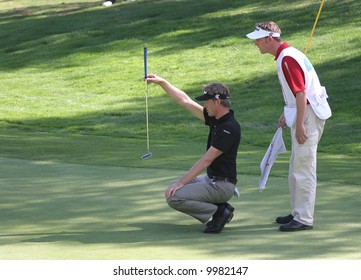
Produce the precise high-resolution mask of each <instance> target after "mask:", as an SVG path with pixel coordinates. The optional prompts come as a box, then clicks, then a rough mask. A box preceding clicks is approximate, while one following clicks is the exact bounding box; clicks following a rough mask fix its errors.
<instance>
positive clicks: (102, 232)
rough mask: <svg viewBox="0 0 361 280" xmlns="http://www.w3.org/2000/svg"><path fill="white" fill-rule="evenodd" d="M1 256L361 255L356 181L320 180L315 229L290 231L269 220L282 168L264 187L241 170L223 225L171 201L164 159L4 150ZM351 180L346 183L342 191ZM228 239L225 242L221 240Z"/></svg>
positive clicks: (278, 201)
mask: <svg viewBox="0 0 361 280" xmlns="http://www.w3.org/2000/svg"><path fill="white" fill-rule="evenodd" d="M0 166H1V172H2V176H1V181H0V182H1V184H2V187H1V189H0V194H1V195H0V218H1V221H2V222H1V225H0V231H1V234H0V247H1V253H0V259H15V260H16V259H25V260H28V259H33V260H34V259H35V260H37V259H40V260H44V259H55V260H63V259H71V260H76V259H84V260H91V259H98V260H100V259H107V260H110V259H119V260H139V259H141V260H167V259H168V260H169V259H172V260H173V259H174V260H184V259H189V260H203V259H204V260H208V259H214V260H226V259H233V260H237V259H254V260H290V259H294V260H303V259H313V260H319V259H324V260H332V259H334V260H339V259H360V258H361V253H360V248H361V241H360V239H359V238H358V234H359V232H360V224H361V219H360V217H359V215H356V214H355V215H346V214H345V213H347V212H348V211H349V209H358V205H359V201H358V199H354V197H358V196H359V194H360V190H359V186H352V185H338V184H329V183H324V182H322V183H320V184H319V188H318V197H319V198H318V204H317V210H316V221H317V222H316V224H315V229H314V230H313V231H306V232H300V233H296V234H291V235H290V234H287V233H282V232H280V231H278V225H277V224H274V223H273V222H272V221H273V219H274V217H275V216H276V215H278V214H279V213H280V212H282V211H284V209H287V208H288V194H287V191H285V189H286V186H285V185H284V180H283V178H271V179H270V181H269V184H268V187H269V189H268V190H266V191H264V192H262V193H259V191H258V189H257V187H256V185H257V182H258V179H259V177H258V176H252V175H240V177H239V180H240V181H241V182H242V188H241V199H236V198H233V199H232V200H231V203H232V205H234V206H235V207H236V215H235V217H234V219H233V220H232V222H231V223H230V224H229V225H227V226H226V228H225V229H224V231H223V232H222V234H221V236H220V235H216V236H214V235H204V234H203V233H202V229H203V225H201V224H200V223H196V222H194V220H193V218H190V217H189V218H187V217H185V216H184V215H183V214H181V213H177V212H175V211H171V210H170V209H169V208H168V206H167V205H166V203H165V201H164V197H163V191H164V188H165V187H164V186H165V185H167V183H168V182H170V181H172V180H173V179H176V178H177V176H179V175H180V174H181V172H179V171H174V170H166V169H149V168H147V169H140V168H124V167H104V166H91V165H78V164H59V163H54V162H51V161H26V160H18V159H12V160H10V159H0ZM345 190H346V191H345ZM225 240H226V242H225Z"/></svg>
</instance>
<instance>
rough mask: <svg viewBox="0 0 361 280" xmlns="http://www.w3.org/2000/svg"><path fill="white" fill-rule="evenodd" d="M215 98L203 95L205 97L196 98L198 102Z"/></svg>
mask: <svg viewBox="0 0 361 280" xmlns="http://www.w3.org/2000/svg"><path fill="white" fill-rule="evenodd" d="M213 98H214V96H213V95H210V94H203V95H200V96H197V97H196V100H197V101H206V100H209V99H213Z"/></svg>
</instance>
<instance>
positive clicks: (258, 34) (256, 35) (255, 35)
mask: <svg viewBox="0 0 361 280" xmlns="http://www.w3.org/2000/svg"><path fill="white" fill-rule="evenodd" d="M246 36H247V37H248V38H249V39H252V40H256V39H260V38H264V37H268V36H271V37H276V38H279V37H281V34H280V33H277V32H272V31H267V30H264V29H262V28H260V27H256V29H255V30H254V31H253V32H251V33H248V34H247V35H246Z"/></svg>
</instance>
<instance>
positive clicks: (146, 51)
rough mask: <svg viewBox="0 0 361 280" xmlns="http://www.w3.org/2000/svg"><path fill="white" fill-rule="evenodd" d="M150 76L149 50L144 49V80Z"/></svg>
mask: <svg viewBox="0 0 361 280" xmlns="http://www.w3.org/2000/svg"><path fill="white" fill-rule="evenodd" d="M147 76H148V48H144V78H146V77H147Z"/></svg>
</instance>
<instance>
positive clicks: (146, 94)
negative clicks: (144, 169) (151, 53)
mask: <svg viewBox="0 0 361 280" xmlns="http://www.w3.org/2000/svg"><path fill="white" fill-rule="evenodd" d="M147 76H148V48H146V47H145V48H144V79H146V78H147ZM145 84H146V88H145V115H146V123H147V149H148V153H146V154H145V155H143V156H141V157H140V158H141V159H142V160H143V159H147V158H150V157H151V156H152V155H153V154H152V153H151V152H150V145H149V124H148V123H149V118H148V83H147V80H145Z"/></svg>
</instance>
